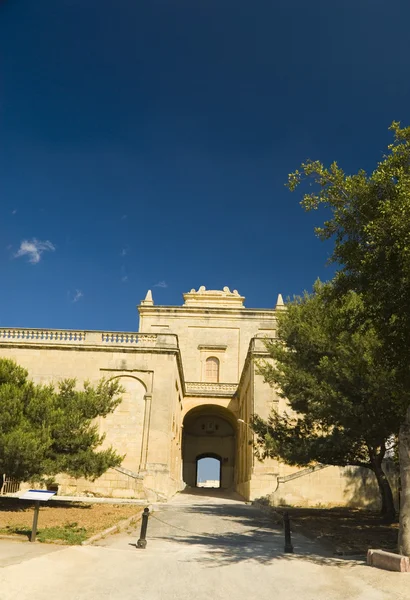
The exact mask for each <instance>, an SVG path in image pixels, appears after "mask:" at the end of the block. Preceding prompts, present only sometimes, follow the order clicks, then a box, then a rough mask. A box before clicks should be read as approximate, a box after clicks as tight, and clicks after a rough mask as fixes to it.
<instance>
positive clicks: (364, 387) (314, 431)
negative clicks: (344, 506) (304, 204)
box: [253, 282, 403, 518]
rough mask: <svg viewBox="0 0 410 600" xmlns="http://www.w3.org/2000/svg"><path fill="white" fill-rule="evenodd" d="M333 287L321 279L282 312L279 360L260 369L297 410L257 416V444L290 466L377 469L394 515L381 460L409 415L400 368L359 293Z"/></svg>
mask: <svg viewBox="0 0 410 600" xmlns="http://www.w3.org/2000/svg"><path fill="white" fill-rule="evenodd" d="M333 293H334V290H333V286H332V285H331V284H322V283H320V282H316V284H315V286H314V293H313V294H308V293H305V294H304V296H303V297H296V298H295V299H294V301H293V302H290V303H289V304H287V310H285V311H283V312H281V313H280V314H279V315H278V329H277V340H275V341H271V342H268V343H267V347H268V351H269V355H270V357H271V359H273V361H266V360H265V361H263V362H261V363H259V372H260V373H261V374H262V375H263V377H264V379H265V381H267V382H268V383H269V384H271V385H274V386H277V387H278V389H279V390H280V391H279V393H280V394H281V395H282V396H283V397H284V398H286V399H287V402H288V405H289V408H290V409H291V410H290V411H287V412H285V413H284V414H277V413H273V414H272V415H271V417H270V419H269V422H268V424H267V423H265V422H264V421H263V420H262V419H260V418H259V417H257V416H255V417H254V420H253V428H254V430H255V432H256V433H257V447H258V448H259V452H260V454H261V455H262V457H263V456H271V457H276V458H280V459H281V460H283V461H285V462H286V463H288V464H291V465H299V466H307V465H312V464H315V463H324V464H330V465H338V466H346V465H355V466H361V467H366V468H369V469H371V470H372V471H373V472H374V473H375V475H376V478H377V481H378V484H379V489H380V492H381V498H382V506H383V512H384V513H385V514H388V516H389V518H392V517H394V514H395V511H394V505H393V498H392V493H391V489H390V486H389V483H388V481H387V479H386V477H385V474H384V472H383V467H382V461H383V459H384V457H385V454H386V450H387V447H388V445H389V443H390V440H391V439H392V436H394V435H397V433H398V430H399V424H400V421H401V419H402V416H403V413H402V409H401V404H400V403H399V402H397V401H396V398H395V393H396V392H395V377H394V373H393V372H392V370H391V368H390V366H389V365H388V364H387V363H386V361H385V360H384V356H383V353H382V346H381V343H380V340H379V338H378V335H377V333H376V331H375V329H374V328H373V327H372V325H371V323H369V322H368V320H366V319H365V317H364V315H363V302H362V300H361V298H360V296H359V295H358V294H356V293H354V292H349V293H348V294H346V295H345V296H343V297H342V298H338V299H335V298H334V297H333Z"/></svg>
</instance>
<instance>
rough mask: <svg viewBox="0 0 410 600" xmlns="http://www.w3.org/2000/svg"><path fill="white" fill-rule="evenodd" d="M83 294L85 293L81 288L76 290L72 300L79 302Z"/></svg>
mask: <svg viewBox="0 0 410 600" xmlns="http://www.w3.org/2000/svg"><path fill="white" fill-rule="evenodd" d="M83 296H84V294H83V292H82V291H81V290H75V294H74V296H73V299H72V302H78V301H79V300H80V299H81V298H82V297H83Z"/></svg>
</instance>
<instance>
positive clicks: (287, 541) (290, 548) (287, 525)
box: [283, 511, 293, 554]
mask: <svg viewBox="0 0 410 600" xmlns="http://www.w3.org/2000/svg"><path fill="white" fill-rule="evenodd" d="M283 528H284V530H285V548H284V552H286V553H287V554H291V553H292V552H293V546H292V539H291V535H290V520H289V513H288V511H285V512H284V513H283Z"/></svg>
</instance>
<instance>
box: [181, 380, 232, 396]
mask: <svg viewBox="0 0 410 600" xmlns="http://www.w3.org/2000/svg"><path fill="white" fill-rule="evenodd" d="M237 388H238V384H237V383H208V382H206V381H187V382H185V389H186V393H187V395H188V396H189V395H190V394H192V395H193V396H233V395H234V393H235V392H236V390H237Z"/></svg>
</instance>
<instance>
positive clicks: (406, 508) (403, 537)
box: [399, 407, 410, 556]
mask: <svg viewBox="0 0 410 600" xmlns="http://www.w3.org/2000/svg"><path fill="white" fill-rule="evenodd" d="M399 460H400V480H401V494H400V527H399V552H400V553H401V554H404V555H406V556H410V407H409V408H408V410H407V414H406V418H405V420H404V421H403V423H402V424H401V427H400V434H399Z"/></svg>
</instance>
